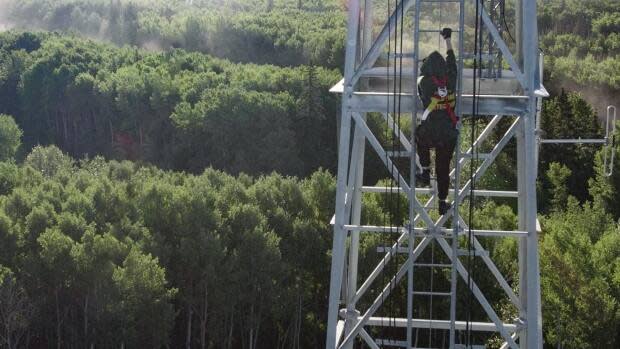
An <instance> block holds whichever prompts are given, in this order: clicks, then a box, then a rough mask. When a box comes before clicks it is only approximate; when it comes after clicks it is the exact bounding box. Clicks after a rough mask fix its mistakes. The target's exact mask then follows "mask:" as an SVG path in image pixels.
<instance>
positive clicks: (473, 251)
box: [326, 0, 548, 349]
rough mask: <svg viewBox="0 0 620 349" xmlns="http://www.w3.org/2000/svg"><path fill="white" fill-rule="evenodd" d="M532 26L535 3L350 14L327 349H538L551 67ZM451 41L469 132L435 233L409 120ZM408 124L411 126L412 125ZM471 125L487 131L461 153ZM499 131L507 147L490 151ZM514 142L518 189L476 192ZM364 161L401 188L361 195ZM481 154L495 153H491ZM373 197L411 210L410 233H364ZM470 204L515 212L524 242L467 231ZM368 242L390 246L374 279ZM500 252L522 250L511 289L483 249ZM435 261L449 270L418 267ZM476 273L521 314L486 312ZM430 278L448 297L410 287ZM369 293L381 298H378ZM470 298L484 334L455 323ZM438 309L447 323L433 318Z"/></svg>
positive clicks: (410, 2)
mask: <svg viewBox="0 0 620 349" xmlns="http://www.w3.org/2000/svg"><path fill="white" fill-rule="evenodd" d="M506 6H509V8H510V11H512V12H511V13H513V14H514V16H513V17H511V18H514V21H513V22H511V25H508V24H507V23H506V22H507V19H506V17H505V16H504V14H505V9H506ZM536 18H537V13H536V1H535V0H516V1H513V2H510V3H509V2H508V1H505V0H484V1H482V0H399V1H397V0H393V1H392V3H390V2H389V1H387V4H386V3H385V2H384V1H381V2H380V3H379V2H377V1H372V0H350V1H349V2H348V27H347V37H346V57H345V67H344V79H343V80H342V81H340V82H339V83H338V84H337V85H336V86H334V87H333V88H332V92H335V93H340V94H342V111H341V115H340V130H339V158H338V159H339V160H338V180H337V196H336V212H335V215H334V218H333V219H332V224H333V227H334V242H333V250H332V265H331V279H330V293H329V312H328V323H327V339H326V347H327V348H329V349H333V348H352V347H354V346H360V345H361V346H368V347H370V348H380V347H403V348H422V347H424V348H451V349H452V348H455V349H456V348H483V347H484V344H485V343H484V342H482V343H473V341H472V340H471V338H480V336H476V334H477V333H488V334H489V336H491V335H495V336H496V338H501V340H502V341H503V346H502V348H512V349H517V348H529V349H539V348H542V320H541V297H540V276H539V256H538V234H539V231H538V230H539V229H537V216H536V172H537V160H538V159H537V152H538V144H539V141H538V138H537V135H538V134H537V119H538V113H539V110H540V103H541V99H542V98H544V97H547V96H548V94H547V92H546V90H545V89H544V87H543V86H542V84H541V78H540V77H541V76H542V72H541V70H542V59H541V54H540V52H539V49H538V29H537V23H536ZM443 27H451V28H452V29H453V30H454V33H455V34H454V35H453V40H454V41H456V43H455V54H456V56H457V62H458V73H459V78H458V84H457V91H456V94H457V96H456V98H457V101H456V104H457V105H456V113H457V115H459V116H460V119H461V121H460V123H459V125H458V127H459V128H460V129H461V135H460V138H462V139H461V140H460V142H459V143H457V144H458V145H457V147H456V152H455V155H454V159H453V165H452V172H451V186H450V187H451V191H450V193H451V194H450V196H449V198H448V200H449V201H451V202H452V209H450V210H449V211H448V213H447V214H445V215H443V216H439V217H438V218H436V219H433V218H432V216H434V213H433V212H435V210H434V209H433V207H434V205H435V206H436V201H437V199H436V190H435V188H433V186H431V188H419V187H418V188H416V183H415V173H416V172H415V171H416V168H417V166H416V155H415V154H416V149H415V148H416V142H415V139H414V135H415V128H416V125H417V122H415V121H413V122H411V119H417V118H412V116H414V115H421V112H422V111H423V109H424V107H422V106H421V104H420V101H419V98H418V96H417V93H416V91H417V88H416V81H417V80H418V77H419V74H420V73H419V63H420V62H421V60H422V59H423V58H424V57H426V55H428V54H429V53H430V52H431V51H432V50H439V51H440V52H441V51H444V52H441V53H442V54H444V53H445V48H444V47H442V46H441V40H439V32H440V30H441V28H443ZM472 28H475V32H474V29H472ZM472 34H474V35H473V38H472ZM508 38H510V39H511V40H510V41H508ZM472 67H473V68H472ZM396 106H398V107H397V108H396ZM401 116H402V117H403V118H405V120H406V118H407V117H408V118H409V120H410V122H409V123H406V122H402V120H401ZM371 117H375V118H376V117H378V118H382V119H383V121H382V122H385V125H386V129H387V130H388V133H389V137H388V138H392V139H395V140H396V141H397V146H396V147H394V144H392V145H391V146H389V145H388V144H386V138H385V137H382V134H380V132H383V133H385V131H377V130H376V127H375V128H373V126H376V122H375V123H371V122H369V119H370V118H371ZM473 118H475V119H481V121H480V122H484V127H483V129H481V131H480V132H476V134H475V137H474V138H473V139H472V140H473V142H469V141H468V143H465V142H464V141H463V138H465V136H464V134H463V133H464V132H463V128H462V125H463V124H465V123H467V122H469V121H468V119H469V120H473ZM397 119H398V121H397ZM505 120H508V121H505ZM405 124H406V125H407V129H405V128H404V127H403V125H405ZM409 125H410V127H409ZM500 125H503V126H500ZM501 127H503V128H501ZM506 127H507V128H506ZM498 130H499V131H500V132H501V136H500V137H492V135H493V134H494V133H497V132H498ZM468 132H473V131H471V130H470V131H468ZM513 138H514V139H516V154H517V155H516V167H515V168H516V169H517V173H516V178H517V183H518V185H517V188H514V189H513V190H493V188H480V189H479V188H478V187H477V185H476V184H477V183H479V182H480V180H481V178H483V177H484V175H485V172H487V170H488V169H489V167H490V166H491V165H492V164H493V163H494V161H495V160H496V159H497V158H498V156H499V155H500V153H501V152H502V151H504V150H505V148H506V145H507V144H508V143H509V141H510V140H512V139H513ZM464 145H466V146H464ZM367 148H368V150H370V151H372V152H374V153H376V155H377V156H378V158H379V159H380V160H381V162H382V163H383V165H384V166H385V170H386V173H387V175H386V176H387V177H388V178H390V181H392V183H394V185H391V186H389V187H388V186H368V185H365V184H364V182H363V179H364V171H365V170H368V168H366V167H365V164H364V160H365V152H366V150H367ZM480 149H490V151H487V152H485V153H482V152H481V151H480ZM368 193H374V195H379V194H382V195H386V196H387V195H389V196H392V197H398V198H401V199H402V200H405V202H406V203H407V204H406V205H407V206H408V207H407V209H408V215H407V217H406V219H404V220H403V222H402V223H401V224H392V223H390V224H389V225H388V224H386V222H385V221H384V222H380V223H377V224H368V225H364V224H362V223H361V222H362V220H361V217H362V212H363V207H362V206H363V205H362V203H363V200H362V198H363V196H364V195H368ZM474 196H477V197H495V198H497V197H501V198H512V199H510V200H516V202H517V203H516V205H517V207H518V230H516V231H505V230H499V229H498V230H480V229H475V227H473V228H472V227H470V226H469V224H468V223H469V222H468V221H467V220H466V219H464V217H465V215H462V214H461V212H460V211H462V208H461V206H465V205H467V204H466V203H467V202H470V201H471V200H473V197H474ZM464 202H466V203H464ZM361 234H380V235H381V236H390V237H392V240H390V243H389V244H386V245H384V246H383V247H380V248H378V252H379V253H380V255H379V257H378V259H379V261H378V263H376V266H375V267H374V269H372V271H370V272H369V273H366V274H365V275H362V273H361V272H360V270H358V261H359V259H360V236H361ZM362 236H363V235H362ZM493 238H494V239H504V238H512V239H516V240H517V241H518V260H516V261H515V264H518V274H519V279H518V280H515V281H513V282H512V283H511V282H509V281H508V280H507V279H506V278H505V276H504V275H502V272H501V271H500V269H499V268H498V267H497V266H496V264H495V263H494V261H493V260H492V259H491V256H490V255H489V253H488V251H486V250H485V248H484V244H483V243H481V242H480V241H481V239H493ZM431 248H433V253H434V254H437V253H438V252H437V251H439V252H441V254H442V256H441V258H443V261H442V262H438V261H439V260H441V258H440V257H439V256H438V257H437V259H436V260H431V261H428V260H424V261H421V260H420V258H421V257H420V256H423V255H424V254H425V253H427V254H428V251H429V249H431ZM425 251H426V252H425ZM473 260H478V261H481V262H478V263H481V264H483V265H484V266H485V267H486V270H485V272H486V273H487V275H492V277H493V278H494V280H495V281H496V282H497V285H499V289H501V290H502V291H503V294H504V296H505V298H506V302H507V303H511V304H512V305H513V306H514V307H516V309H517V313H518V314H517V315H516V316H514V317H513V318H504V317H502V315H501V313H500V312H499V310H498V309H494V307H493V306H492V305H491V304H490V303H489V301H488V300H487V296H486V295H485V291H486V290H484V289H481V288H479V287H478V285H477V284H476V280H475V276H474V277H472V275H471V274H470V272H469V269H468V268H469V267H468V265H471V263H472V261H473ZM429 269H432V270H434V271H433V272H431V275H440V276H443V277H444V278H445V279H446V281H445V282H447V284H446V283H444V285H448V286H447V287H444V289H442V290H439V289H433V281H432V279H431V281H430V285H429V282H418V281H416V282H414V280H418V279H416V278H415V275H416V274H417V273H424V272H425V270H429ZM438 271H439V272H438ZM478 273H480V271H478ZM431 277H435V278H437V277H438V276H431ZM436 282H437V284H436V285H439V284H440V282H439V281H436ZM373 288H374V290H375V291H374V293H373V292H370V290H371V289H373ZM463 288H465V289H466V291H467V294H468V295H469V297H471V299H473V300H474V301H475V302H476V303H477V306H480V307H482V309H483V310H484V313H485V314H486V317H487V321H472V320H471V319H469V318H466V319H463V318H461V319H459V318H458V317H459V314H462V311H460V310H461V309H459V307H462V305H463V301H462V300H461V301H459V299H458V298H457V294H464V293H463V291H462V289H463ZM403 289H404V290H405V291H402V290H403ZM399 290H400V291H399ZM390 297H400V302H401V303H402V304H404V303H405V302H406V308H405V309H398V310H397V311H394V312H392V313H390V314H389V316H388V315H378V314H386V313H389V312H387V311H385V310H386V309H385V308H386V307H387V304H388V302H389V299H390ZM405 299H406V301H405ZM433 300H435V302H433ZM420 302H423V304H424V305H425V307H430V309H429V311H419V308H418V307H417V306H416V305H417V304H419V303H420ZM435 305H436V306H440V305H441V306H443V307H447V308H448V309H447V310H445V311H440V310H439V309H436V311H434V307H435ZM396 312H398V313H396ZM433 314H435V315H438V314H441V315H443V316H444V317H443V318H438V317H433ZM386 328H387V329H386ZM433 330H435V331H437V330H439V331H443V332H441V333H444V334H445V336H444V337H443V339H441V340H439V339H438V338H441V337H442V336H441V335H439V336H438V335H436V334H435V335H430V334H428V333H431V334H432V333H433V332H432V331H433ZM435 333H437V332H435ZM472 333H474V335H473V336H472ZM382 336H383V337H382ZM422 337H424V338H422ZM439 342H440V343H439Z"/></svg>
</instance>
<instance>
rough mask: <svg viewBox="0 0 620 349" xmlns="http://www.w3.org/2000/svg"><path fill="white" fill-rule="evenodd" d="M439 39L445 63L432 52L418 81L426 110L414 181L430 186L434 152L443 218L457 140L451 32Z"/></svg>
mask: <svg viewBox="0 0 620 349" xmlns="http://www.w3.org/2000/svg"><path fill="white" fill-rule="evenodd" d="M441 36H442V37H443V38H444V40H445V42H446V48H447V52H446V59H444V58H443V56H442V55H441V54H440V53H439V52H437V51H434V52H432V53H431V54H430V55H429V56H428V57H427V58H426V59H424V61H423V63H422V67H421V68H420V74H421V76H420V78H419V79H418V94H419V96H420V99H421V100H422V105H423V106H424V108H425V110H424V113H423V114H422V117H421V118H420V125H419V126H418V127H417V131H416V146H417V153H418V156H419V158H420V165H422V172H421V173H418V174H417V175H416V181H417V183H418V185H419V186H422V187H427V186H429V185H430V165H431V154H430V150H431V148H434V149H435V174H436V176H437V191H438V193H437V195H438V197H439V214H440V215H444V214H446V212H448V210H449V209H450V204H449V203H448V202H446V198H447V197H448V189H449V187H450V161H451V160H452V154H453V153H454V147H455V146H456V142H457V136H458V130H457V123H458V117H457V115H456V113H455V110H454V109H455V105H456V98H455V94H454V91H455V89H456V80H457V67H456V58H455V56H454V50H453V49H452V43H451V41H450V38H451V36H452V29H450V28H444V29H443V30H442V31H441Z"/></svg>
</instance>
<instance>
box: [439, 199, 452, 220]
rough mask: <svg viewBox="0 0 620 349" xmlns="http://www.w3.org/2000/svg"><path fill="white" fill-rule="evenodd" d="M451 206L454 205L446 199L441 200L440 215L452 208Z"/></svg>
mask: <svg viewBox="0 0 620 349" xmlns="http://www.w3.org/2000/svg"><path fill="white" fill-rule="evenodd" d="M450 207H452V205H450V204H449V203H448V202H446V200H439V214H440V215H442V216H443V215H445V214H446V213H447V212H448V210H449V209H450Z"/></svg>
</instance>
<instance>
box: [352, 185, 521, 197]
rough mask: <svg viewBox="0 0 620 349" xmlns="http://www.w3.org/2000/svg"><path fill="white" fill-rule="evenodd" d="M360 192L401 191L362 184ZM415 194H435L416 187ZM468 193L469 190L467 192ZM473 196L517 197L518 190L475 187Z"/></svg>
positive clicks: (393, 192) (388, 192)
mask: <svg viewBox="0 0 620 349" xmlns="http://www.w3.org/2000/svg"><path fill="white" fill-rule="evenodd" d="M362 192H364V193H375V194H395V193H402V194H404V193H403V192H402V191H401V190H400V189H399V188H397V187H394V188H390V187H373V186H364V187H362ZM415 192H416V194H422V195H430V194H435V192H434V190H433V189H432V188H416V189H415ZM449 194H450V195H454V189H450V192H449ZM467 195H469V192H467ZM474 195H475V196H484V197H505V198H518V197H519V192H518V191H514V190H484V189H476V190H474Z"/></svg>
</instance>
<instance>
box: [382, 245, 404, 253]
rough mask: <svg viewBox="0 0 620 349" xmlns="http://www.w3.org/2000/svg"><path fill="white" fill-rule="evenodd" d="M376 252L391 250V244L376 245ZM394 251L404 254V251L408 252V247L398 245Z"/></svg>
mask: <svg viewBox="0 0 620 349" xmlns="http://www.w3.org/2000/svg"><path fill="white" fill-rule="evenodd" d="M377 252H379V253H386V252H392V247H391V246H390V247H387V246H379V247H377ZM396 252H398V253H401V254H405V253H409V249H408V248H406V247H399V248H398V250H397V251H396Z"/></svg>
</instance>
